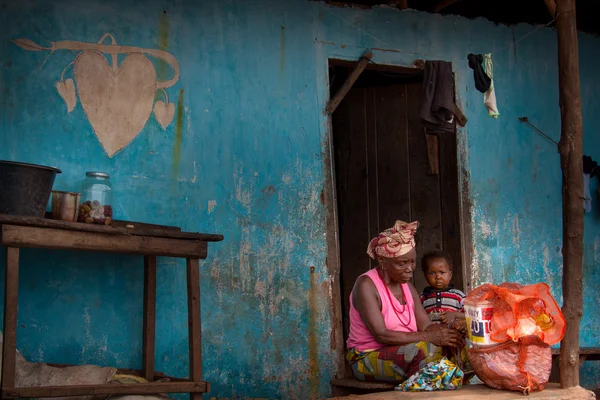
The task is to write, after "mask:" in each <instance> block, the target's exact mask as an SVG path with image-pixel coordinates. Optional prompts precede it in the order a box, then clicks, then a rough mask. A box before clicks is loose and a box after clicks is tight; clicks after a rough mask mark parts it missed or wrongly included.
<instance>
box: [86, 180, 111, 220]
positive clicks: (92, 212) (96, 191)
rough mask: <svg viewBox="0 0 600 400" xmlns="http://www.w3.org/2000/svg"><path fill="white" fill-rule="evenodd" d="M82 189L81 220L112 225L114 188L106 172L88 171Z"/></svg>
mask: <svg viewBox="0 0 600 400" xmlns="http://www.w3.org/2000/svg"><path fill="white" fill-rule="evenodd" d="M85 176H86V178H85V181H84V182H83V188H82V191H81V205H80V206H79V218H78V221H79V222H85V223H88V224H101V225H110V224H111V222H112V220H113V189H112V185H111V183H110V180H109V178H110V176H109V175H108V174H106V173H104V172H86V173H85Z"/></svg>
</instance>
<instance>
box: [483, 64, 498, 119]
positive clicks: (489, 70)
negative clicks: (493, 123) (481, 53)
mask: <svg viewBox="0 0 600 400" xmlns="http://www.w3.org/2000/svg"><path fill="white" fill-rule="evenodd" d="M485 74H486V75H487V76H489V78H490V81H491V82H490V88H489V89H488V90H487V92H485V93H484V94H483V104H485V107H486V108H487V110H488V115H489V116H490V117H494V118H498V117H499V116H500V112H498V106H497V105H496V92H495V88H494V64H493V63H492V54H491V53H489V54H486V55H485Z"/></svg>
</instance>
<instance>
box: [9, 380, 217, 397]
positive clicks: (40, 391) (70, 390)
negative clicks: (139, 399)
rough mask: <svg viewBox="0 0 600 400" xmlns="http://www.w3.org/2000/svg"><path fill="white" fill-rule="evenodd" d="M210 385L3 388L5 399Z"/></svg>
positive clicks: (163, 390) (190, 389)
mask: <svg viewBox="0 0 600 400" xmlns="http://www.w3.org/2000/svg"><path fill="white" fill-rule="evenodd" d="M208 390H209V387H208V383H206V382H191V381H187V382H155V383H147V384H132V385H116V384H105V385H78V386H47V387H27V388H5V389H2V398H3V399H14V398H39V397H68V396H92V395H93V396H106V395H111V394H115V395H116V394H122V395H124V394H138V395H144V394H160V393H206V392H208Z"/></svg>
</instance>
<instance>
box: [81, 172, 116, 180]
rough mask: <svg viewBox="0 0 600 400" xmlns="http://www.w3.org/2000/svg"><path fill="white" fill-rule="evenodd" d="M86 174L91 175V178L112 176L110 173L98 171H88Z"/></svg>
mask: <svg viewBox="0 0 600 400" xmlns="http://www.w3.org/2000/svg"><path fill="white" fill-rule="evenodd" d="M85 176H87V177H90V178H105V179H108V178H110V175H108V174H107V173H105V172H97V171H90V172H86V173H85Z"/></svg>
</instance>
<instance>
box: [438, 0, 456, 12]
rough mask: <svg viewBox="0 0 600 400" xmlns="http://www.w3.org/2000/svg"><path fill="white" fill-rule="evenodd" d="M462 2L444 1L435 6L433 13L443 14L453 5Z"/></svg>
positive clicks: (454, 0)
mask: <svg viewBox="0 0 600 400" xmlns="http://www.w3.org/2000/svg"><path fill="white" fill-rule="evenodd" d="M459 1H460V0H442V1H440V2H439V3H437V4H436V5H435V6H433V10H432V11H433V12H436V13H437V12H441V11H443V10H444V9H446V8H448V7H450V6H451V5H453V4H455V3H458V2H459Z"/></svg>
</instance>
